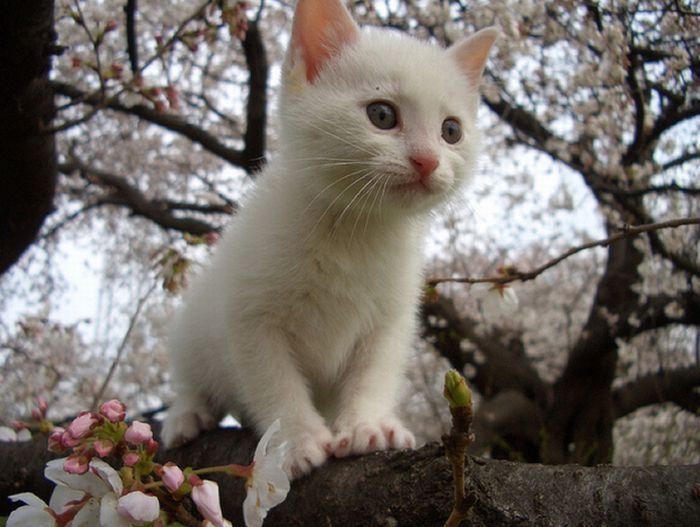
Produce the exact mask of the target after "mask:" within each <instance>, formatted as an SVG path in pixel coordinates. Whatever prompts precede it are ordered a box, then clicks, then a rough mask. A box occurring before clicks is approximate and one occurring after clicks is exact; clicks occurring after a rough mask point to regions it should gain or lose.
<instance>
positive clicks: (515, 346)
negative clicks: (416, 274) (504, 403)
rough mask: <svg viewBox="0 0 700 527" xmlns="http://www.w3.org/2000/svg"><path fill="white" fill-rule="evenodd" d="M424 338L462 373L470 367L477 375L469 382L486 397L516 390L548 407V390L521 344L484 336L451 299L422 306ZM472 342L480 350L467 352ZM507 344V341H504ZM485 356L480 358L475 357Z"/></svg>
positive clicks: (517, 341) (498, 336)
mask: <svg viewBox="0 0 700 527" xmlns="http://www.w3.org/2000/svg"><path fill="white" fill-rule="evenodd" d="M421 318H422V322H423V337H424V338H426V339H427V340H428V341H429V342H431V343H432V344H433V346H435V348H436V349H437V351H438V352H439V353H440V354H441V355H442V356H443V357H445V358H446V359H447V360H449V361H450V364H451V365H452V366H453V367H454V368H455V369H456V370H458V371H459V372H463V371H464V367H465V366H466V365H467V364H469V365H471V366H473V367H474V370H475V373H474V375H471V376H468V381H469V383H470V384H472V385H473V386H474V387H475V388H476V390H477V391H478V392H479V393H480V394H481V395H483V396H484V397H486V398H489V397H492V396H494V395H495V394H497V393H499V392H501V391H504V390H515V391H518V392H520V393H523V394H525V395H526V396H527V397H528V398H531V399H533V400H536V401H537V402H538V403H540V404H542V405H543V406H544V405H545V402H546V399H547V387H546V386H545V384H544V382H543V381H542V379H541V378H540V376H539V375H538V373H537V371H536V370H535V369H534V368H533V367H532V364H531V362H530V360H529V358H528V357H527V356H526V355H525V351H524V346H523V344H522V342H520V341H519V340H518V339H515V338H507V337H506V336H505V335H499V334H497V333H496V332H495V330H494V332H492V333H490V334H487V335H482V334H480V333H479V332H477V331H476V327H477V323H476V322H475V321H473V320H471V319H469V318H468V317H466V316H460V315H459V314H458V313H457V310H456V308H455V305H454V302H453V301H452V300H451V299H450V298H446V297H440V298H438V299H437V300H435V301H428V300H426V301H424V302H423V305H422V307H421ZM465 341H466V342H470V343H471V344H473V346H474V347H475V348H476V349H477V351H465V349H464V348H463V343H464V342H465ZM504 341H506V342H504ZM478 353H480V354H482V355H483V357H484V358H483V360H482V359H477V358H476V357H475V354H478Z"/></svg>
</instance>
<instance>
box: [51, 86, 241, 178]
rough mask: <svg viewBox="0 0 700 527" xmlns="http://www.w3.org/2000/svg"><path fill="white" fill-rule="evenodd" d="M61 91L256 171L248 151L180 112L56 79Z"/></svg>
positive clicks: (55, 87) (59, 92)
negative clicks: (228, 143)
mask: <svg viewBox="0 0 700 527" xmlns="http://www.w3.org/2000/svg"><path fill="white" fill-rule="evenodd" d="M53 87H54V90H55V92H56V93H57V94H60V95H63V96H65V97H69V98H70V99H72V100H73V101H75V102H80V103H84V104H87V105H90V106H94V107H99V108H107V109H110V110H114V111H116V112H120V113H124V114H127V115H133V116H135V117H138V118H140V119H143V120H144V121H147V122H149V123H152V124H155V125H157V126H161V127H163V128H165V129H167V130H170V131H171V132H175V133H177V134H180V135H182V136H184V137H186V138H187V139H189V140H190V141H192V142H194V143H196V144H198V145H200V146H201V147H202V148H204V149H205V150H206V151H208V152H210V153H212V154H214V155H216V156H218V157H220V158H221V159H223V160H224V161H227V162H229V163H231V164H232V165H235V166H238V167H241V168H243V169H245V170H247V171H249V172H250V171H253V170H254V168H255V167H254V166H253V165H252V161H251V160H250V159H249V158H248V157H246V154H245V153H244V151H241V150H237V149H235V148H230V147H228V146H226V145H225V144H223V143H222V142H221V141H219V140H218V139H217V138H216V137H215V136H214V135H212V134H210V133H209V132H207V131H206V130H203V129H202V128H200V127H199V126H196V125H194V124H192V123H189V122H187V120H186V119H184V118H183V117H181V116H179V115H173V114H169V113H162V112H158V111H157V110H156V109H154V108H152V107H150V106H146V105H144V104H134V105H126V104H122V103H121V102H119V101H118V100H116V99H107V100H106V101H105V100H103V99H102V97H101V96H100V95H99V94H89V93H87V92H84V91H82V90H79V89H78V88H76V87H74V86H71V85H70V84H66V83H62V82H54V83H53Z"/></svg>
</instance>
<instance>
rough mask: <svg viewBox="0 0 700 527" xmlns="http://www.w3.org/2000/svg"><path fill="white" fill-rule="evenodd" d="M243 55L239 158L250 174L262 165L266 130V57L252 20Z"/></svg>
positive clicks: (258, 33) (256, 26) (256, 24)
mask: <svg viewBox="0 0 700 527" xmlns="http://www.w3.org/2000/svg"><path fill="white" fill-rule="evenodd" d="M243 51H244V52H245V60H246V64H247V65H248V71H249V72H250V75H249V77H248V104H247V106H246V118H247V119H246V120H247V123H246V131H245V135H244V141H245V149H244V151H243V157H244V159H246V160H247V162H248V164H249V166H248V167H246V170H247V171H248V172H249V173H250V172H255V171H257V170H259V169H260V167H261V166H262V165H263V163H264V161H265V132H266V126H267V70H268V65H267V56H266V53H265V46H264V44H263V41H262V38H261V35H260V29H259V27H258V23H257V21H255V20H252V21H249V22H248V31H246V36H245V39H244V40H243Z"/></svg>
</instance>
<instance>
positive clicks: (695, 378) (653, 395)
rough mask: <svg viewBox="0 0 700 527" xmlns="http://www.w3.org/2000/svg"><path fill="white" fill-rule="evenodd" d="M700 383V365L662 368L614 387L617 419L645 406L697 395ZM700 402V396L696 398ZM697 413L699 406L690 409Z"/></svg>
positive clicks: (699, 409) (614, 410) (680, 400)
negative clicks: (672, 368) (696, 391)
mask: <svg viewBox="0 0 700 527" xmlns="http://www.w3.org/2000/svg"><path fill="white" fill-rule="evenodd" d="M699 386H700V366H691V367H688V368H682V369H678V370H671V371H658V372H657V373H654V374H651V375H646V376H644V377H640V378H639V379H635V380H633V381H630V382H628V383H626V384H625V385H623V386H621V387H619V388H617V389H615V390H613V395H612V396H613V413H614V415H615V419H618V418H620V417H624V416H625V415H628V414H631V413H632V412H634V411H635V410H637V409H639V408H642V407H643V406H649V405H652V404H658V403H665V402H677V401H678V402H681V406H683V407H686V405H685V404H683V402H684V401H687V400H688V397H693V395H695V396H697V394H695V393H694V390H695V389H696V388H698V387H699ZM696 401H697V399H696ZM687 409H688V410H689V411H691V412H695V413H697V412H698V411H700V408H699V407H695V408H687Z"/></svg>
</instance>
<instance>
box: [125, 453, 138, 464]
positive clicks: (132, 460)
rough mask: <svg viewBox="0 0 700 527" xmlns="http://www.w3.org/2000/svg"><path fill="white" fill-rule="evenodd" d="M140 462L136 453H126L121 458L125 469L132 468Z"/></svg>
mask: <svg viewBox="0 0 700 527" xmlns="http://www.w3.org/2000/svg"><path fill="white" fill-rule="evenodd" d="M140 460H141V455H140V454H139V453H138V452H127V453H126V454H124V455H123V456H122V461H123V462H124V464H125V465H126V466H127V467H133V466H134V465H135V464H136V463H138V462H139V461H140Z"/></svg>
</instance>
